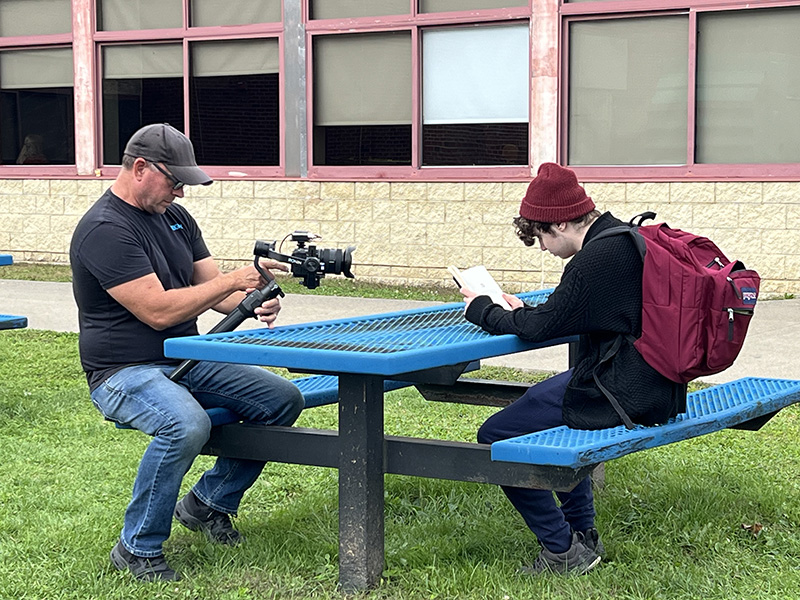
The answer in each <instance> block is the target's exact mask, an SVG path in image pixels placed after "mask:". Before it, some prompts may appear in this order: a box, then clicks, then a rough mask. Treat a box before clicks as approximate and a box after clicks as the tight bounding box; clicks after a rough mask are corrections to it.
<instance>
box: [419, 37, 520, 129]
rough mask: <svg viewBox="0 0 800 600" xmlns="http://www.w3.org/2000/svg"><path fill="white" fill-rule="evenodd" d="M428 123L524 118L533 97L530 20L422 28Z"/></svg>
mask: <svg viewBox="0 0 800 600" xmlns="http://www.w3.org/2000/svg"><path fill="white" fill-rule="evenodd" d="M422 51H423V55H422V82H423V83H422V113H423V123H424V124H428V125H439V124H449V123H523V122H527V121H528V104H529V98H530V84H529V82H530V75H529V66H528V65H529V59H528V55H529V50H528V26H527V24H525V25H511V26H492V27H475V28H470V29H442V30H435V31H425V32H423V34H422Z"/></svg>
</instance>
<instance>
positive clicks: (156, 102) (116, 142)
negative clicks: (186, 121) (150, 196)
mask: <svg viewBox="0 0 800 600" xmlns="http://www.w3.org/2000/svg"><path fill="white" fill-rule="evenodd" d="M149 123H169V124H170V125H172V126H173V127H175V128H177V129H180V130H184V127H183V53H182V49H181V45H180V44H141V45H139V44H137V45H131V46H107V47H105V48H103V162H104V163H105V164H115V165H118V164H121V163H122V153H123V150H124V149H125V144H126V143H127V141H128V139H129V138H130V137H131V135H133V133H134V132H135V131H136V130H137V129H139V128H140V127H142V126H144V125H147V124H149Z"/></svg>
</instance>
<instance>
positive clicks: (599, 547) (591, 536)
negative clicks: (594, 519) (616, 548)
mask: <svg viewBox="0 0 800 600" xmlns="http://www.w3.org/2000/svg"><path fill="white" fill-rule="evenodd" d="M578 533H579V534H580V535H581V536H582V538H583V539H582V540H581V541H582V542H583V545H584V546H586V547H587V548H588V549H589V550H593V551H594V553H595V554H597V555H598V556H600V557H604V556H605V555H606V548H605V546H603V541H602V540H601V539H600V534H599V533H598V532H597V528H596V527H592V528H591V529H587V530H586V531H579V532H578Z"/></svg>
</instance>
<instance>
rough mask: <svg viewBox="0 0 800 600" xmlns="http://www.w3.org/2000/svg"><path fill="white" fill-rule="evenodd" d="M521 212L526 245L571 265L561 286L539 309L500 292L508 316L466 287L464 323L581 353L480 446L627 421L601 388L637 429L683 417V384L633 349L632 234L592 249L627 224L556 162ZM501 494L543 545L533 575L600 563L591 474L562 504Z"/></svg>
mask: <svg viewBox="0 0 800 600" xmlns="http://www.w3.org/2000/svg"><path fill="white" fill-rule="evenodd" d="M519 213H520V214H519V216H518V217H516V218H515V219H514V225H515V227H516V231H517V235H518V237H519V238H520V239H521V240H522V242H523V243H524V244H525V245H526V246H533V245H534V244H535V243H536V242H537V241H538V242H539V245H540V247H541V249H542V251H547V252H550V253H551V254H553V255H555V256H558V257H559V258H564V259H567V258H571V260H570V262H569V263H568V264H567V265H566V267H565V268H564V272H563V275H562V277H561V281H560V283H559V284H558V286H557V287H556V288H555V290H554V291H553V293H552V294H551V295H550V296H549V298H548V300H547V302H545V303H544V304H542V305H540V306H536V307H529V306H526V305H524V304H523V302H522V301H521V300H519V298H517V297H515V296H511V295H508V294H504V296H503V297H504V298H505V299H506V301H507V302H508V303H509V304H510V305H511V307H512V309H513V310H511V311H508V310H504V309H503V308H502V307H500V306H499V305H497V304H494V303H493V302H492V300H491V299H490V298H489V297H488V296H477V295H476V294H475V293H474V292H473V291H472V290H469V289H467V288H462V290H461V292H462V294H463V295H464V297H465V300H466V302H467V306H466V312H465V316H466V318H467V319H468V320H469V321H471V322H472V323H475V324H477V325H479V326H480V327H482V328H483V329H484V330H486V331H487V332H489V333H493V334H508V333H511V334H515V335H518V336H519V337H520V338H523V339H525V340H530V341H542V340H547V339H551V338H557V337H562V336H570V335H579V336H580V338H579V339H580V341H579V348H578V352H577V357H576V362H575V366H574V368H572V369H570V370H568V371H566V372H564V373H561V374H559V375H556V376H554V377H552V378H550V379H548V380H546V381H543V382H542V383H539V384H536V385H534V386H532V387H531V388H530V389H529V390H528V391H527V392H526V393H525V394H524V395H523V396H522V397H521V398H520V399H519V400H517V401H516V402H514V403H513V404H511V405H509V406H507V407H506V408H504V409H503V410H501V411H500V412H498V413H496V414H494V415H493V416H491V417H490V418H489V419H487V421H486V422H485V423H484V424H483V425H482V426H481V428H480V430H479V431H478V441H479V442H481V443H487V444H488V443H492V442H495V441H497V440H502V439H507V438H510V437H515V436H519V435H524V434H527V433H531V432H534V431H541V430H544V429H549V428H552V427H556V426H559V425H568V426H569V427H573V428H576V429H603V428H606V427H613V426H616V425H620V424H621V423H622V419H621V417H620V414H619V413H618V412H617V410H616V409H615V408H614V407H613V406H612V404H611V402H610V401H609V400H608V399H607V396H606V395H605V394H604V392H603V390H602V389H601V386H602V387H603V388H605V389H606V390H607V391H609V392H610V393H611V394H612V395H613V396H614V397H615V398H616V399H617V401H618V403H619V404H620V405H621V408H622V409H623V410H624V411H625V412H626V413H627V414H628V415H629V416H630V418H631V419H632V420H633V422H634V423H639V424H642V425H654V424H657V423H663V422H665V421H667V420H668V419H669V418H671V417H673V416H675V415H676V414H678V413H679V412H681V411H683V410H685V403H686V386H685V385H683V384H676V383H673V382H672V381H670V380H668V379H666V378H665V377H663V376H662V375H661V374H659V373H658V372H657V371H655V370H654V369H653V368H652V367H650V365H648V364H647V363H646V362H645V361H644V359H643V358H642V356H641V355H640V354H639V352H638V351H637V350H636V349H635V348H634V346H633V344H632V342H631V339H635V338H637V337H639V336H640V335H641V326H642V325H641V313H642V271H643V263H642V259H641V257H640V255H639V253H638V251H637V250H636V248H635V247H634V245H633V242H632V241H631V239H629V237H628V236H622V235H618V236H609V237H606V238H603V239H599V240H596V241H595V242H592V239H593V238H594V237H595V236H597V234H599V233H600V232H602V231H604V230H606V229H608V228H610V227H615V226H620V225H623V223H622V222H621V221H620V220H619V219H616V218H615V217H614V216H613V215H611V213H608V212H607V213H604V214H601V213H600V212H599V211H597V210H596V209H595V204H594V202H593V201H592V199H591V198H590V197H589V196H587V195H586V192H585V190H584V188H583V187H581V186H580V185H579V184H578V180H577V177H576V176H575V173H574V172H573V171H571V170H570V169H566V168H564V167H561V166H559V165H557V164H554V163H544V164H542V165H541V166H540V167H539V171H538V173H537V176H536V178H535V179H534V180H533V181H532V182H531V184H530V186H529V187H528V190H527V193H526V194H525V197H524V198H523V199H522V203H521V205H520V209H519ZM615 347H617V348H618V351H617V352H616V354H614V353H613V350H614V348H615ZM609 357H611V358H609ZM604 359H606V360H604ZM503 491H504V492H505V494H506V496H508V498H509V500H510V501H511V503H512V504H513V505H514V507H515V508H516V509H517V510H518V511H519V513H520V514H521V515H522V517H523V519H524V520H525V522H526V524H527V525H528V527H529V528H530V529H531V531H532V532H533V533H534V534H535V535H536V537H537V538H538V540H539V542H540V544H541V546H542V550H541V552H540V554H539V556H538V557H537V559H536V560H535V561H534V563H533V565H532V566H530V567H528V568H527V569H526V570H528V571H530V572H532V573H541V572H546V571H547V572H556V573H579V574H582V573H586V572H588V571H589V570H591V569H592V568H594V567H595V566H596V565H597V564H598V563H599V562H600V557H601V555H602V554H603V552H604V549H603V545H602V542H601V541H600V538H599V534H598V532H597V529H596V528H595V523H594V518H595V509H594V499H593V497H592V488H591V480H590V478H589V477H587V478H586V479H584V480H583V481H581V482H580V483H579V484H578V485H577V487H575V488H574V489H573V490H572V491H570V492H557V493H556V496H557V497H558V500H559V501H560V505H559V504H557V503H556V499H555V498H554V497H553V492H552V491H549V490H535V489H522V488H514V487H504V488H503Z"/></svg>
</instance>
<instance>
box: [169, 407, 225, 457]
mask: <svg viewBox="0 0 800 600" xmlns="http://www.w3.org/2000/svg"><path fill="white" fill-rule="evenodd" d="M156 435H158V436H162V437H167V438H169V439H170V441H171V442H172V443H173V444H177V445H180V446H181V447H183V448H185V449H186V450H187V451H189V452H193V453H195V454H197V453H198V452H200V450H201V449H202V448H203V446H204V445H205V443H206V442H207V441H208V438H209V436H210V435H211V419H210V418H209V417H208V414H206V411H205V410H203V409H202V408H200V409H199V410H196V411H195V410H193V411H188V412H185V413H184V414H182V415H180V416H179V417H178V418H175V419H172V420H171V421H170V422H169V423H168V424H166V425H165V426H164V427H161V428H160V429H159V431H157V432H156Z"/></svg>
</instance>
